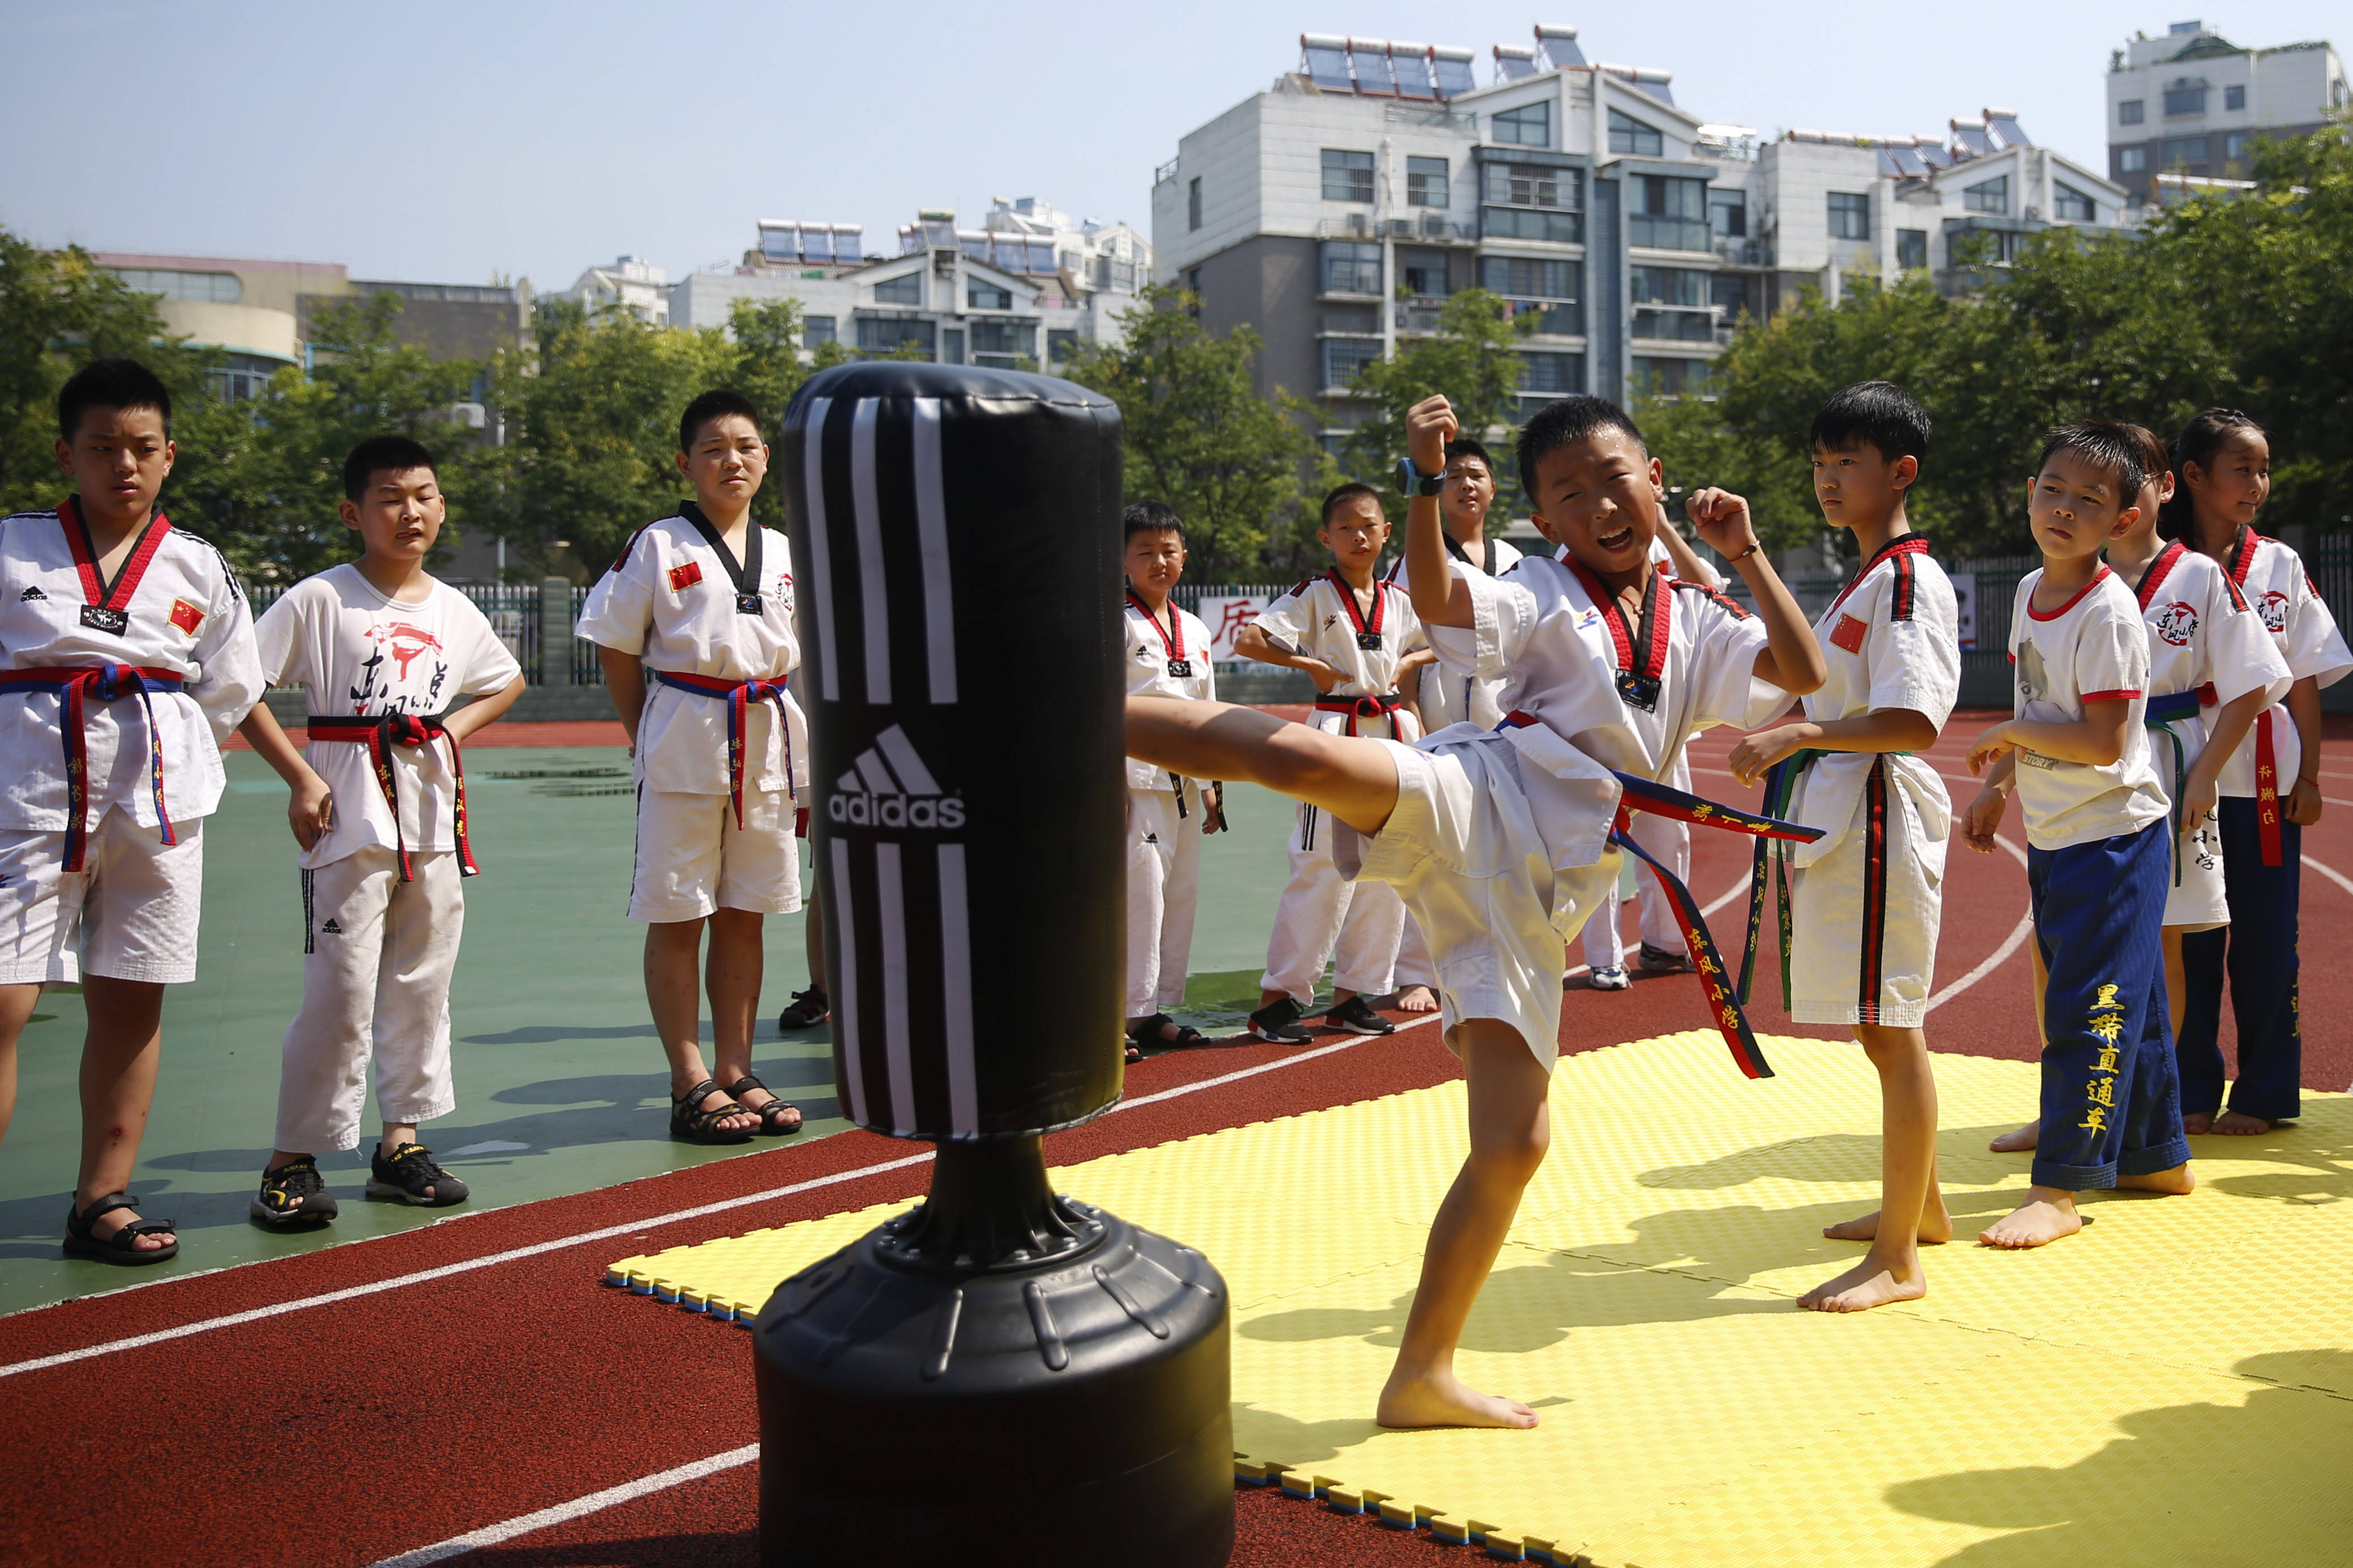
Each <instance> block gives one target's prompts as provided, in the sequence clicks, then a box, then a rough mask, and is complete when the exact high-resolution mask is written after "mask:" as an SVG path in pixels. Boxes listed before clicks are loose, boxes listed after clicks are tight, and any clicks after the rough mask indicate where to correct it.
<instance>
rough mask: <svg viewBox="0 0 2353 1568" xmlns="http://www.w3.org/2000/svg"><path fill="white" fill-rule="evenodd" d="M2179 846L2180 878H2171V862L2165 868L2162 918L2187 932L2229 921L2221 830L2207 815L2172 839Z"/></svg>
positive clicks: (2229, 913) (2172, 869) (2223, 924)
mask: <svg viewBox="0 0 2353 1568" xmlns="http://www.w3.org/2000/svg"><path fill="white" fill-rule="evenodd" d="M2174 842H2175V843H2176V845H2178V846H2179V850H2180V854H2181V861H2180V868H2181V880H2180V882H2179V883H2178V884H2177V883H2176V882H2175V881H2174V879H2173V871H2174V867H2173V863H2172V862H2170V861H2168V862H2167V864H2166V868H2165V921H2164V923H2165V924H2166V925H2168V926H2180V927H2182V928H2183V929H2185V930H2188V931H2212V930H2213V929H2214V928H2215V927H2217V926H2226V925H2229V924H2230V923H2231V906H2230V905H2229V904H2228V903H2227V902H2225V901H2224V900H2223V897H2222V831H2221V828H2220V827H2218V826H2215V822H2214V819H2213V818H2212V817H2211V816H2210V817H2208V818H2207V819H2206V820H2205V821H2203V822H2201V823H2200V824H2199V825H2198V826H2197V827H2196V828H2195V829H2193V830H2192V831H2190V832H2189V833H2187V834H2184V835H2183V836H2182V837H2179V838H2178V839H2176V840H2175V841H2174Z"/></svg>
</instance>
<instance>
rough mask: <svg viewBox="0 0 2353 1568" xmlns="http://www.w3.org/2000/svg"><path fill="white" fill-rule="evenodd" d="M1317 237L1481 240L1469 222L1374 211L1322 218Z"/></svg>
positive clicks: (1449, 241)
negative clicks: (1401, 215)
mask: <svg viewBox="0 0 2353 1568" xmlns="http://www.w3.org/2000/svg"><path fill="white" fill-rule="evenodd" d="M1315 237H1316V238H1318V239H1363V240H1379V239H1393V240H1411V241H1413V242H1414V243H1416V244H1419V245H1471V244H1473V243H1475V242H1476V241H1477V240H1478V237H1479V234H1478V231H1477V230H1476V229H1475V228H1473V227H1472V226H1471V225H1469V224H1467V223H1456V222H1454V221H1453V220H1451V218H1446V217H1442V216H1439V215H1437V214H1435V213H1430V214H1425V215H1423V216H1419V217H1375V216H1373V215H1372V214H1370V213H1349V214H1347V215H1345V216H1342V217H1327V218H1318V219H1317V220H1316V222H1315Z"/></svg>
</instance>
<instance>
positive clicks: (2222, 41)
mask: <svg viewBox="0 0 2353 1568" xmlns="http://www.w3.org/2000/svg"><path fill="white" fill-rule="evenodd" d="M2348 104H2353V88H2348V85H2347V80H2346V74H2345V62H2344V61H2343V60H2342V59H2340V58H2338V57H2337V50H2336V48H2335V47H2333V46H2331V45H2329V44H2327V43H2326V42H2322V41H2317V40H2315V41H2309V42H2305V43H2295V44H2282V45H2279V46H2277V47H2273V48H2263V49H2250V48H2242V47H2240V46H2238V45H2236V44H2233V43H2232V42H2230V41H2229V40H2228V39H2226V38H2224V37H2222V36H2221V34H2219V33H2217V32H2215V31H2214V30H2213V29H2212V28H2211V27H2209V26H2206V25H2205V24H2204V23H2202V22H2176V23H2175V24H2174V25H2173V26H2171V27H2169V28H2168V29H2167V30H2166V32H2165V33H2164V35H2163V36H2161V37H2154V38H2152V37H2149V36H2148V35H2147V34H2146V33H2142V34H2137V35H2136V36H2135V37H2134V38H2133V39H2132V41H2131V42H2130V43H2127V44H2126V45H2125V47H2122V48H2120V49H2118V50H2116V52H2115V54H2114V55H2112V56H2111V57H2110V58H2109V61H2108V176H2109V178H2110V179H2112V180H2114V181H2115V182H2116V184H2118V185H2119V186H2121V187H2123V188H2124V189H2125V190H2126V192H2128V193H2129V194H2130V195H2131V196H2132V198H2133V200H2135V201H2136V202H2141V203H2146V204H2149V205H2159V204H2160V200H2161V197H2160V194H2159V193H2158V191H2157V189H2156V188H2155V181H2156V178H2157V176H2158V175H2160V174H2174V175H2178V176H2185V177H2186V178H2187V181H2188V182H2190V184H2189V185H2188V186H2187V188H2189V189H2196V188H2199V187H2200V185H2202V184H2204V183H2205V182H2208V181H2213V180H2231V179H2236V178H2241V177H2243V176H2244V175H2245V174H2248V173H2249V172H2250V171H2251V169H2252V167H2253V163H2252V161H2251V159H2250V157H2249V150H2250V148H2251V147H2252V146H2253V143H2254V142H2255V141H2256V140H2257V139H2258V138H2260V137H2264V136H2276V137H2289V136H2303V135H2307V134H2309V133H2310V132H2314V131H2317V130H2318V129H2320V127H2321V126H2322V125H2323V124H2324V123H2325V122H2327V120H2328V119H2329V117H2330V116H2332V115H2341V114H2343V113H2344V112H2345V110H2346V109H2347V107H2348Z"/></svg>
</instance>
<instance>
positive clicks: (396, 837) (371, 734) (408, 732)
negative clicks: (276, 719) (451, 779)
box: [302, 713, 481, 882]
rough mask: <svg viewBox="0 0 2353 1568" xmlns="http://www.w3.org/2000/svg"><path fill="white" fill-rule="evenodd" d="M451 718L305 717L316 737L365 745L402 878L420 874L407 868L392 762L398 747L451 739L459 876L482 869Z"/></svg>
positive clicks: (397, 778)
mask: <svg viewBox="0 0 2353 1568" xmlns="http://www.w3.org/2000/svg"><path fill="white" fill-rule="evenodd" d="M447 718H448V714H447V713H385V714H379V715H376V716H375V717H361V718H343V717H339V716H331V715H327V714H322V713H313V714H312V715H311V717H309V718H308V719H305V720H304V721H302V722H303V725H304V727H305V728H307V729H308V730H309V731H311V739H312V740H313V741H350V742H355V743H357V744H360V745H364V746H365V747H366V748H367V750H368V764H369V766H370V767H372V768H373V769H374V770H375V787H376V788H378V789H380V790H382V791H383V792H384V804H385V805H387V806H389V807H391V808H392V847H393V853H394V854H395V855H396V857H397V858H399V861H400V879H401V880H402V881H404V882H410V881H414V880H416V878H415V877H413V876H412V875H411V874H410V871H409V865H408V838H407V836H406V832H405V831H404V830H403V829H402V827H401V826H400V773H399V771H398V770H397V769H396V768H395V767H394V766H393V765H392V749H393V748H394V747H395V746H429V745H431V744H432V743H433V742H435V741H437V740H439V741H447V742H449V771H450V772H451V773H455V774H456V775H457V781H458V808H457V824H456V832H455V837H456V838H457V840H458V875H459V876H461V877H472V876H476V875H478V874H480V870H481V868H480V867H479V866H477V865H475V864H474V849H473V846H472V845H471V844H470V843H469V842H468V841H467V838H466V759H465V756H464V754H463V753H462V752H459V749H458V737H457V736H455V735H453V734H451V733H450V732H449V730H448V726H447V725H446V724H444V723H443V722H442V721H444V720H446V719H447Z"/></svg>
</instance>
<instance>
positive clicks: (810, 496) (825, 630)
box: [801, 397, 841, 702]
mask: <svg viewBox="0 0 2353 1568" xmlns="http://www.w3.org/2000/svg"><path fill="white" fill-rule="evenodd" d="M832 407H833V400H832V399H830V398H826V397H813V398H811V399H809V405H808V413H807V415H806V416H803V418H802V420H801V479H802V488H803V489H804V490H805V491H806V492H807V510H808V535H809V562H808V568H809V574H810V576H811V578H812V580H813V581H814V582H815V583H816V585H817V596H816V597H815V598H814V599H813V600H812V601H811V602H810V613H811V614H812V615H813V616H816V618H817V650H818V664H819V665H820V666H821V667H822V668H824V670H825V700H827V701H828V702H838V701H839V700H841V686H840V680H841V677H840V674H839V670H840V661H839V660H838V659H836V658H834V657H833V551H832V548H831V547H830V546H829V545H828V543H827V542H826V537H825V416H826V414H827V412H828V410H829V409H831V408H832Z"/></svg>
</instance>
